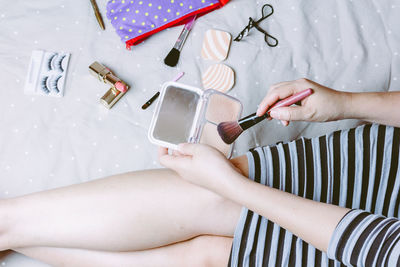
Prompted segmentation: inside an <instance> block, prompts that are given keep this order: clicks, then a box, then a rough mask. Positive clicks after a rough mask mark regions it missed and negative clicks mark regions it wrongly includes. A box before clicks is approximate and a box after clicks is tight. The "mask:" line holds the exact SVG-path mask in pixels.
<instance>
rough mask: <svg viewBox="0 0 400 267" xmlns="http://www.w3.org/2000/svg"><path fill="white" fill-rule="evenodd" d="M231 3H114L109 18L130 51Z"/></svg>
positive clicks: (181, 0)
mask: <svg viewBox="0 0 400 267" xmlns="http://www.w3.org/2000/svg"><path fill="white" fill-rule="evenodd" d="M228 1H229V0H133V1H131V0H111V1H108V3H107V18H108V19H109V20H110V21H111V24H112V25H113V27H114V28H115V30H116V32H117V34H118V35H119V36H120V38H121V40H122V41H123V42H125V43H126V46H127V48H128V49H129V48H130V47H131V46H133V45H136V44H139V43H141V42H142V41H143V40H144V39H146V38H147V37H149V36H151V35H152V34H155V33H157V32H159V31H162V30H164V29H166V28H169V27H171V26H176V25H180V24H184V23H185V22H186V21H187V20H188V19H189V18H190V17H192V16H194V15H197V16H201V15H204V14H206V13H208V12H210V11H213V10H215V9H217V8H220V7H222V6H223V5H225V4H226V3H227V2H228Z"/></svg>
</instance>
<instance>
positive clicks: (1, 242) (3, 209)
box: [0, 199, 11, 251]
mask: <svg viewBox="0 0 400 267" xmlns="http://www.w3.org/2000/svg"><path fill="white" fill-rule="evenodd" d="M6 202H7V201H6V200H4V199H1V200H0V251H3V250H7V249H9V248H10V239H9V237H10V235H9V232H10V225H11V223H10V218H9V212H8V210H9V205H8V203H6Z"/></svg>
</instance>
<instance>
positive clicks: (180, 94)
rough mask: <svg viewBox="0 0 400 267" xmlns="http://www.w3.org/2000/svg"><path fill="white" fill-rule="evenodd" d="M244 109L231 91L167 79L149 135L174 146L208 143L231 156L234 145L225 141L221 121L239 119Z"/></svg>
mask: <svg viewBox="0 0 400 267" xmlns="http://www.w3.org/2000/svg"><path fill="white" fill-rule="evenodd" d="M241 113H242V104H241V102H240V101H239V100H238V99H236V98H233V97H231V96H229V95H226V94H223V93H221V92H218V91H215V90H206V91H203V90H202V89H199V88H196V87H191V86H187V85H184V84H180V83H176V82H167V83H165V84H164V85H163V87H162V89H161V91H160V99H159V101H158V103H157V106H156V110H155V112H154V115H153V119H152V121H151V125H150V129H149V134H148V137H149V140H150V141H151V142H152V143H154V144H157V145H160V146H164V147H168V148H171V149H177V145H178V144H180V143H186V142H190V143H202V144H208V145H210V146H213V147H215V148H216V149H218V150H220V151H221V152H222V153H223V154H225V155H226V156H227V157H230V155H231V151H232V145H226V144H225V143H224V142H223V141H222V139H221V138H220V137H219V135H218V132H217V125H218V123H220V122H223V121H230V120H238V119H239V118H240V116H241Z"/></svg>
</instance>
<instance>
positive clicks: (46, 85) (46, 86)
mask: <svg viewBox="0 0 400 267" xmlns="http://www.w3.org/2000/svg"><path fill="white" fill-rule="evenodd" d="M53 77H54V76H44V77H43V78H42V81H41V84H40V85H41V88H42V91H43V92H44V93H45V94H50V90H51V91H54V92H55V93H56V94H58V93H60V89H59V85H58V81H59V80H60V79H61V78H62V75H58V76H55V78H53Z"/></svg>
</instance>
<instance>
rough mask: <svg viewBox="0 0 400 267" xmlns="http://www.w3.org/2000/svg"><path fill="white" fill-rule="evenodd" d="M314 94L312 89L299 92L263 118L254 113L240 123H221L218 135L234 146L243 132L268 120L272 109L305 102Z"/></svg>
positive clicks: (282, 101)
mask: <svg viewBox="0 0 400 267" xmlns="http://www.w3.org/2000/svg"><path fill="white" fill-rule="evenodd" d="M312 93H313V91H312V89H311V88H309V89H306V90H303V91H301V92H298V93H296V94H294V95H292V96H290V97H287V98H285V99H283V100H281V101H279V102H277V103H275V104H274V105H273V106H272V107H271V108H270V109H269V110H268V111H267V112H266V113H265V114H264V115H262V116H257V115H256V113H253V114H250V115H249V116H247V117H244V118H242V119H240V120H239V121H226V122H221V123H220V124H218V127H217V130H218V134H219V136H220V137H221V139H222V140H223V141H224V142H225V143H226V144H232V143H233V141H235V140H236V138H238V137H239V135H240V134H241V133H243V131H245V130H247V129H248V128H250V127H252V126H254V125H256V124H257V123H259V122H260V121H263V120H264V119H266V118H268V117H269V112H270V110H271V109H273V108H279V107H288V106H290V105H293V104H294V103H296V102H299V101H301V100H303V99H304V98H306V97H307V96H309V95H311V94H312Z"/></svg>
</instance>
